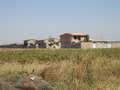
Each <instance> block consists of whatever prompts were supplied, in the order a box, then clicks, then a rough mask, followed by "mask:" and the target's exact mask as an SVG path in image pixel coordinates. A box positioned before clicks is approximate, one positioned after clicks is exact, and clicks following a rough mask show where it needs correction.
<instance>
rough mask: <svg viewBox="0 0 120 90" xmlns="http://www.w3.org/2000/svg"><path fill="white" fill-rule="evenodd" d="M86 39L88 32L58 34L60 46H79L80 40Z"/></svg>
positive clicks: (87, 38)
mask: <svg viewBox="0 0 120 90" xmlns="http://www.w3.org/2000/svg"><path fill="white" fill-rule="evenodd" d="M88 41H89V35H88V34H71V33H65V34H62V35H60V42H61V48H81V42H88Z"/></svg>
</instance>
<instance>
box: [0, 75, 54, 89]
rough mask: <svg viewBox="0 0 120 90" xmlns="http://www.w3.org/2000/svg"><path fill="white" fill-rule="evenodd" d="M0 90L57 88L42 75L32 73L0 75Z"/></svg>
mask: <svg viewBox="0 0 120 90" xmlns="http://www.w3.org/2000/svg"><path fill="white" fill-rule="evenodd" d="M0 90H55V89H54V88H53V87H51V86H50V85H49V84H48V83H47V82H46V81H44V80H43V79H42V77H38V76H36V75H32V74H26V73H24V74H22V75H7V76H3V77H0Z"/></svg>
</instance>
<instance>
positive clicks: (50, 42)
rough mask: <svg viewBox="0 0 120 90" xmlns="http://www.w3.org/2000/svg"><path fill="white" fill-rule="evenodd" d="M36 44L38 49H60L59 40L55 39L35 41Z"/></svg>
mask: <svg viewBox="0 0 120 90" xmlns="http://www.w3.org/2000/svg"><path fill="white" fill-rule="evenodd" d="M36 44H37V45H38V48H52V47H53V48H58V47H60V42H59V39H56V38H50V39H43V40H37V42H36ZM53 45H54V46H53Z"/></svg>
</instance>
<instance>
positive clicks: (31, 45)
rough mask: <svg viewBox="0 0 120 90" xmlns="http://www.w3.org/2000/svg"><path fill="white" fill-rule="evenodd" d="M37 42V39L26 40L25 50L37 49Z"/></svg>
mask: <svg viewBox="0 0 120 90" xmlns="http://www.w3.org/2000/svg"><path fill="white" fill-rule="evenodd" d="M36 42H37V40H35V39H28V40H24V48H36Z"/></svg>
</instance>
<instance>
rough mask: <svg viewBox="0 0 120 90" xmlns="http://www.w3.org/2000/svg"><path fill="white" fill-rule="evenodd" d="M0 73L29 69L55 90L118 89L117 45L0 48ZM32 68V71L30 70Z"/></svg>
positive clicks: (118, 53) (119, 65)
mask: <svg viewBox="0 0 120 90" xmlns="http://www.w3.org/2000/svg"><path fill="white" fill-rule="evenodd" d="M0 68H1V69H0V76H5V75H9V74H22V73H33V74H35V75H37V76H42V77H43V79H44V80H46V81H47V82H49V83H50V84H51V85H52V86H53V87H55V88H56V90H119V89H120V49H118V48H114V49H59V50H50V49H0ZM33 70H34V72H32V71H33Z"/></svg>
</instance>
